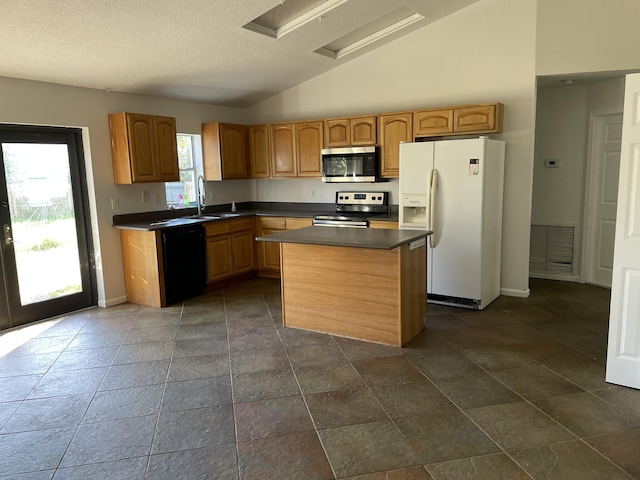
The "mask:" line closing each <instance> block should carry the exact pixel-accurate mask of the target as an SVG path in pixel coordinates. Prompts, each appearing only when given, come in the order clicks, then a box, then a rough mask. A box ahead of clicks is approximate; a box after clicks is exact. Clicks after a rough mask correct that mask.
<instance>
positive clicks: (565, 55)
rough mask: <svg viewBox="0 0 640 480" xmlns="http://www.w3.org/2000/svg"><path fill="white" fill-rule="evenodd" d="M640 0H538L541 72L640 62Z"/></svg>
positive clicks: (620, 66)
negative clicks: (639, 31) (639, 29)
mask: <svg viewBox="0 0 640 480" xmlns="http://www.w3.org/2000/svg"><path fill="white" fill-rule="evenodd" d="M638 19H640V2H638V0H609V1H603V0H560V1H559V0H538V24H537V43H536V73H537V74H538V75H555V74H562V73H578V72H600V71H614V70H630V69H638V68H640V42H638V34H637V27H638Z"/></svg>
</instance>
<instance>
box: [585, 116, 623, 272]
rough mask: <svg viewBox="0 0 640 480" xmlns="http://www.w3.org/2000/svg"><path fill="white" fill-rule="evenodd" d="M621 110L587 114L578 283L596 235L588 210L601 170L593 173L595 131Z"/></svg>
mask: <svg viewBox="0 0 640 480" xmlns="http://www.w3.org/2000/svg"><path fill="white" fill-rule="evenodd" d="M622 113H623V110H622V109H621V108H613V109H607V110H598V111H595V112H591V113H590V114H589V136H588V138H587V158H586V166H585V167H586V168H585V181H584V204H583V205H584V208H583V216H582V219H583V222H582V223H583V228H582V232H581V233H582V235H581V237H582V245H581V250H582V252H581V255H580V269H579V272H580V274H579V277H578V278H579V281H580V283H587V278H588V276H589V275H588V272H589V269H590V268H592V266H593V261H594V258H593V255H592V253H593V246H594V245H593V244H594V242H595V235H596V221H595V218H594V216H593V215H592V214H590V212H593V211H594V208H595V205H596V202H597V200H596V195H595V192H596V183H595V182H597V181H600V180H602V171H601V170H599V171H600V176H599V177H596V176H595V175H593V166H594V165H596V163H597V162H598V159H597V158H595V155H596V152H597V150H598V149H597V148H596V142H599V141H600V139H599V138H598V137H597V135H596V132H597V130H598V127H599V125H600V122H601V121H602V119H603V118H604V117H609V116H613V115H622Z"/></svg>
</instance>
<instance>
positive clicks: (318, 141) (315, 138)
mask: <svg viewBox="0 0 640 480" xmlns="http://www.w3.org/2000/svg"><path fill="white" fill-rule="evenodd" d="M322 138H323V123H322V122H306V123H296V142H297V151H296V153H297V155H296V157H297V167H298V176H299V177H321V176H322Z"/></svg>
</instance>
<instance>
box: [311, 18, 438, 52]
mask: <svg viewBox="0 0 640 480" xmlns="http://www.w3.org/2000/svg"><path fill="white" fill-rule="evenodd" d="M424 18H425V17H424V15H422V14H420V13H417V12H416V11H414V10H412V9H410V8H409V7H403V8H400V9H398V10H395V11H393V12H391V13H389V14H388V15H386V16H384V17H382V18H379V19H378V20H376V21H374V22H371V23H369V24H368V25H365V26H364V27H362V28H359V29H358V30H356V31H354V32H351V33H349V34H348V35H345V36H344V37H342V38H339V39H337V40H335V41H333V42H331V43H328V44H326V45H325V46H323V47H321V48H319V49H318V50H316V51H315V53H319V54H320V55H325V56H327V57H329V58H333V59H335V60H338V59H340V58H342V57H344V56H345V55H349V54H351V53H354V52H356V51H358V50H360V49H361V48H364V47H367V46H369V45H371V44H372V43H375V42H378V41H380V40H382V39H383V38H385V37H388V36H389V35H392V34H394V33H396V32H399V31H400V30H403V29H405V28H407V27H409V26H410V25H413V24H414V23H416V22H419V21H420V20H422V19H424Z"/></svg>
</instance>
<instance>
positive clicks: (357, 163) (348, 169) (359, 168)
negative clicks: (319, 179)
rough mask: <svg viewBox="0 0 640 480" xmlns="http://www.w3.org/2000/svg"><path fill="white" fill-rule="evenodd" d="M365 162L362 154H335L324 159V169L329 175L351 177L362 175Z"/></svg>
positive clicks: (325, 173) (326, 174)
mask: <svg viewBox="0 0 640 480" xmlns="http://www.w3.org/2000/svg"><path fill="white" fill-rule="evenodd" d="M363 164H364V158H363V157H362V156H352V155H350V156H348V157H347V156H344V157H340V156H333V157H325V158H324V159H323V161H322V169H323V173H324V175H325V176H327V177H351V176H357V175H362V172H363Z"/></svg>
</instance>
